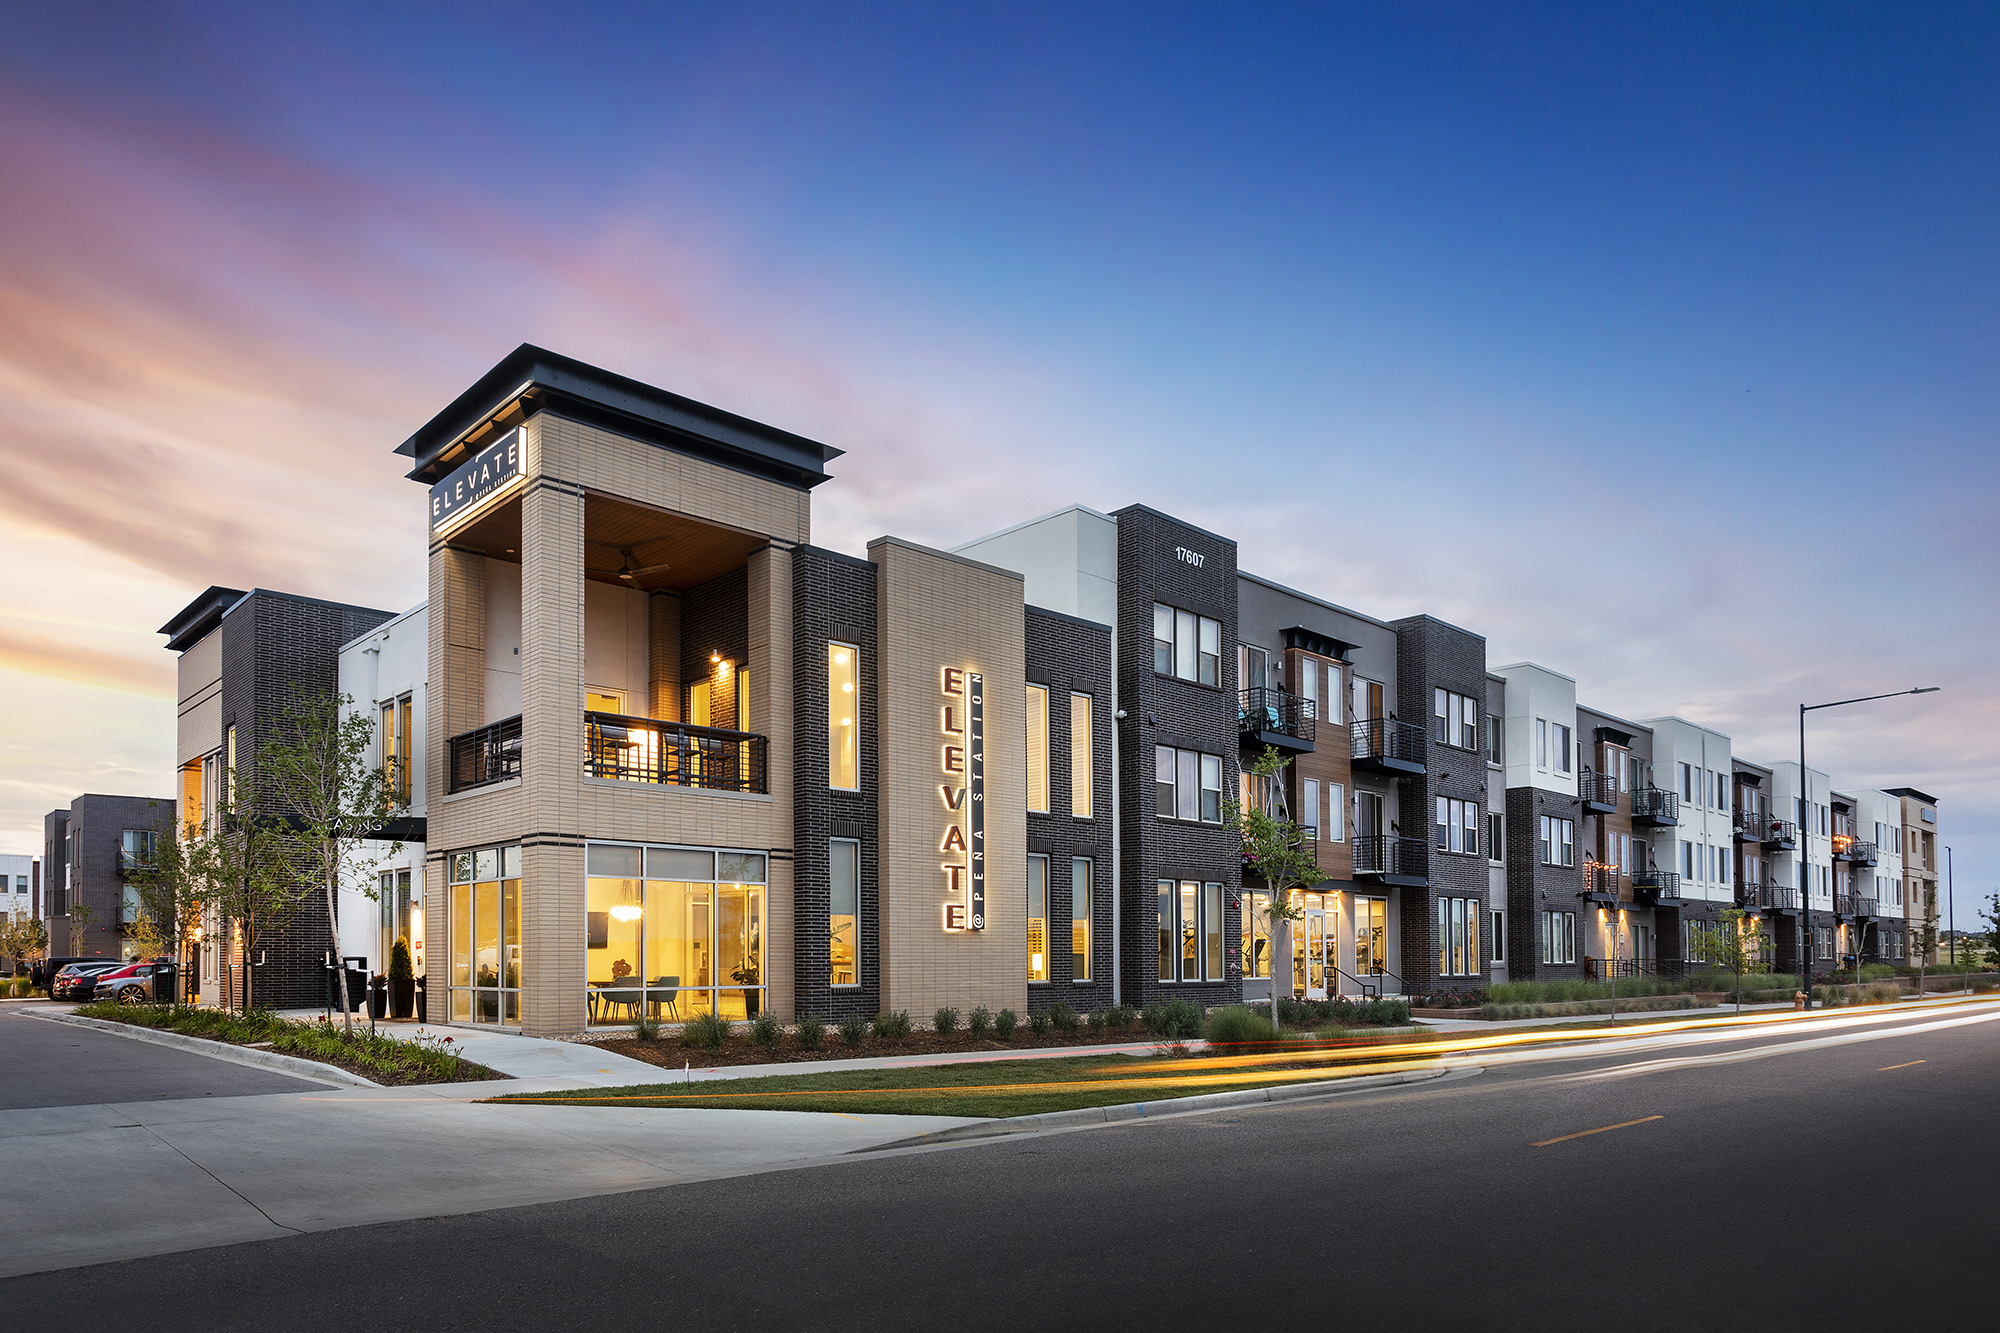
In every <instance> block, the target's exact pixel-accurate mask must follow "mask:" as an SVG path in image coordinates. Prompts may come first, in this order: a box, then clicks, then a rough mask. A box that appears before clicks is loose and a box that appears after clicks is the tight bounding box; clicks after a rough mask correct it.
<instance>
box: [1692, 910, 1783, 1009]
mask: <svg viewBox="0 0 2000 1333" xmlns="http://www.w3.org/2000/svg"><path fill="white" fill-rule="evenodd" d="M1770 943H1771V937H1770V932H1769V931H1768V930H1766V929H1765V926H1764V922H1763V920H1762V919H1761V918H1759V917H1755V916H1752V915H1751V914H1750V913H1748V912H1746V911H1744V910H1743V909H1742V908H1740V907H1725V908H1724V909H1723V910H1722V913H1721V917H1720V920H1718V921H1717V922H1716V925H1715V928H1714V929H1712V930H1704V931H1699V932H1697V933H1696V934H1695V937H1694V954H1695V957H1696V958H1697V959H1698V960H1700V961H1701V962H1704V963H1708V964H1709V965H1711V966H1713V967H1722V968H1727V969H1729V971H1731V972H1733V973H1735V974H1736V1008H1737V1011H1738V1012H1739V1013H1740V1012H1742V1009H1743V974H1744V973H1745V972H1749V971H1751V970H1753V969H1755V968H1758V967H1761V966H1762V965H1763V959H1764V955H1765V954H1766V953H1767V952H1768V951H1769V949H1770Z"/></svg>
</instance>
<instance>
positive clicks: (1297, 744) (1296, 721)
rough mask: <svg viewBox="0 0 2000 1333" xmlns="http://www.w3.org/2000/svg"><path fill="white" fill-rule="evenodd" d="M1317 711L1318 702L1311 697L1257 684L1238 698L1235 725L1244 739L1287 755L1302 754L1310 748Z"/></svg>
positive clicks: (1311, 746)
mask: <svg viewBox="0 0 2000 1333" xmlns="http://www.w3.org/2000/svg"><path fill="white" fill-rule="evenodd" d="M1318 711H1319V705H1318V704H1316V703H1314V702H1313V701H1312V700H1311V699H1306V698H1301V697H1300V696H1299V695H1296V694H1290V693H1287V692H1286V691H1284V690H1275V689H1272V688H1271V687H1269V686H1267V685H1258V686H1253V687H1252V688H1250V689H1247V690H1245V691H1243V693H1242V694H1241V695H1239V696H1238V697H1237V701H1236V724H1237V728H1238V729H1239V730H1240V731H1241V732H1242V733H1243V739H1244V740H1245V741H1247V742H1249V743H1250V744H1252V745H1260V746H1262V745H1270V746H1275V747H1276V748H1278V749H1279V750H1281V751H1283V752H1284V753H1286V754H1304V753H1308V752H1309V751H1311V750H1312V748H1313V729H1314V726H1315V723H1316V717H1315V715H1316V714H1317V713H1318Z"/></svg>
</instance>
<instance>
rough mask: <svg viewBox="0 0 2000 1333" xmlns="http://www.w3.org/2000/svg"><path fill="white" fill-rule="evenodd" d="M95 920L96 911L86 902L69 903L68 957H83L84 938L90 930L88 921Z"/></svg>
mask: <svg viewBox="0 0 2000 1333" xmlns="http://www.w3.org/2000/svg"><path fill="white" fill-rule="evenodd" d="M95 920H97V913H96V911H95V910H93V909H92V908H91V907H90V905H89V904H88V903H71V904H70V905H69V952H70V957H72V958H81V957H83V944H84V938H85V936H87V935H88V934H89V932H90V923H91V922H93V921H95Z"/></svg>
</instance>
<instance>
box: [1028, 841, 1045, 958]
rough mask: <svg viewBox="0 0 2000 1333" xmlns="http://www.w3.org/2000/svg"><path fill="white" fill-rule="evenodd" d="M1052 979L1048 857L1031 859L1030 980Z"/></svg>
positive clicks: (1033, 856)
mask: <svg viewBox="0 0 2000 1333" xmlns="http://www.w3.org/2000/svg"><path fill="white" fill-rule="evenodd" d="M1048 979H1049V858H1048V857H1046V856H1039V855H1032V854H1031V855H1030V856H1029V857H1028V980H1030V981H1047V980H1048Z"/></svg>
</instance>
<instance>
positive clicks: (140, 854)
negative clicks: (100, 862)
mask: <svg viewBox="0 0 2000 1333" xmlns="http://www.w3.org/2000/svg"><path fill="white" fill-rule="evenodd" d="M153 839H154V833H153V830H151V829H141V828H128V829H125V830H123V831H122V832H121V833H120V834H119V835H118V856H119V861H120V863H121V864H120V865H119V870H120V871H121V872H123V871H126V870H131V869H136V868H137V867H140V866H145V865H150V864H151V863H152V860H153V845H154V844H153ZM6 887H7V882H6V880H5V879H4V878H0V893H4V892H5V891H6ZM27 887H28V881H27V880H25V879H24V880H22V881H21V888H22V891H23V892H25V891H26V890H27Z"/></svg>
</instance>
